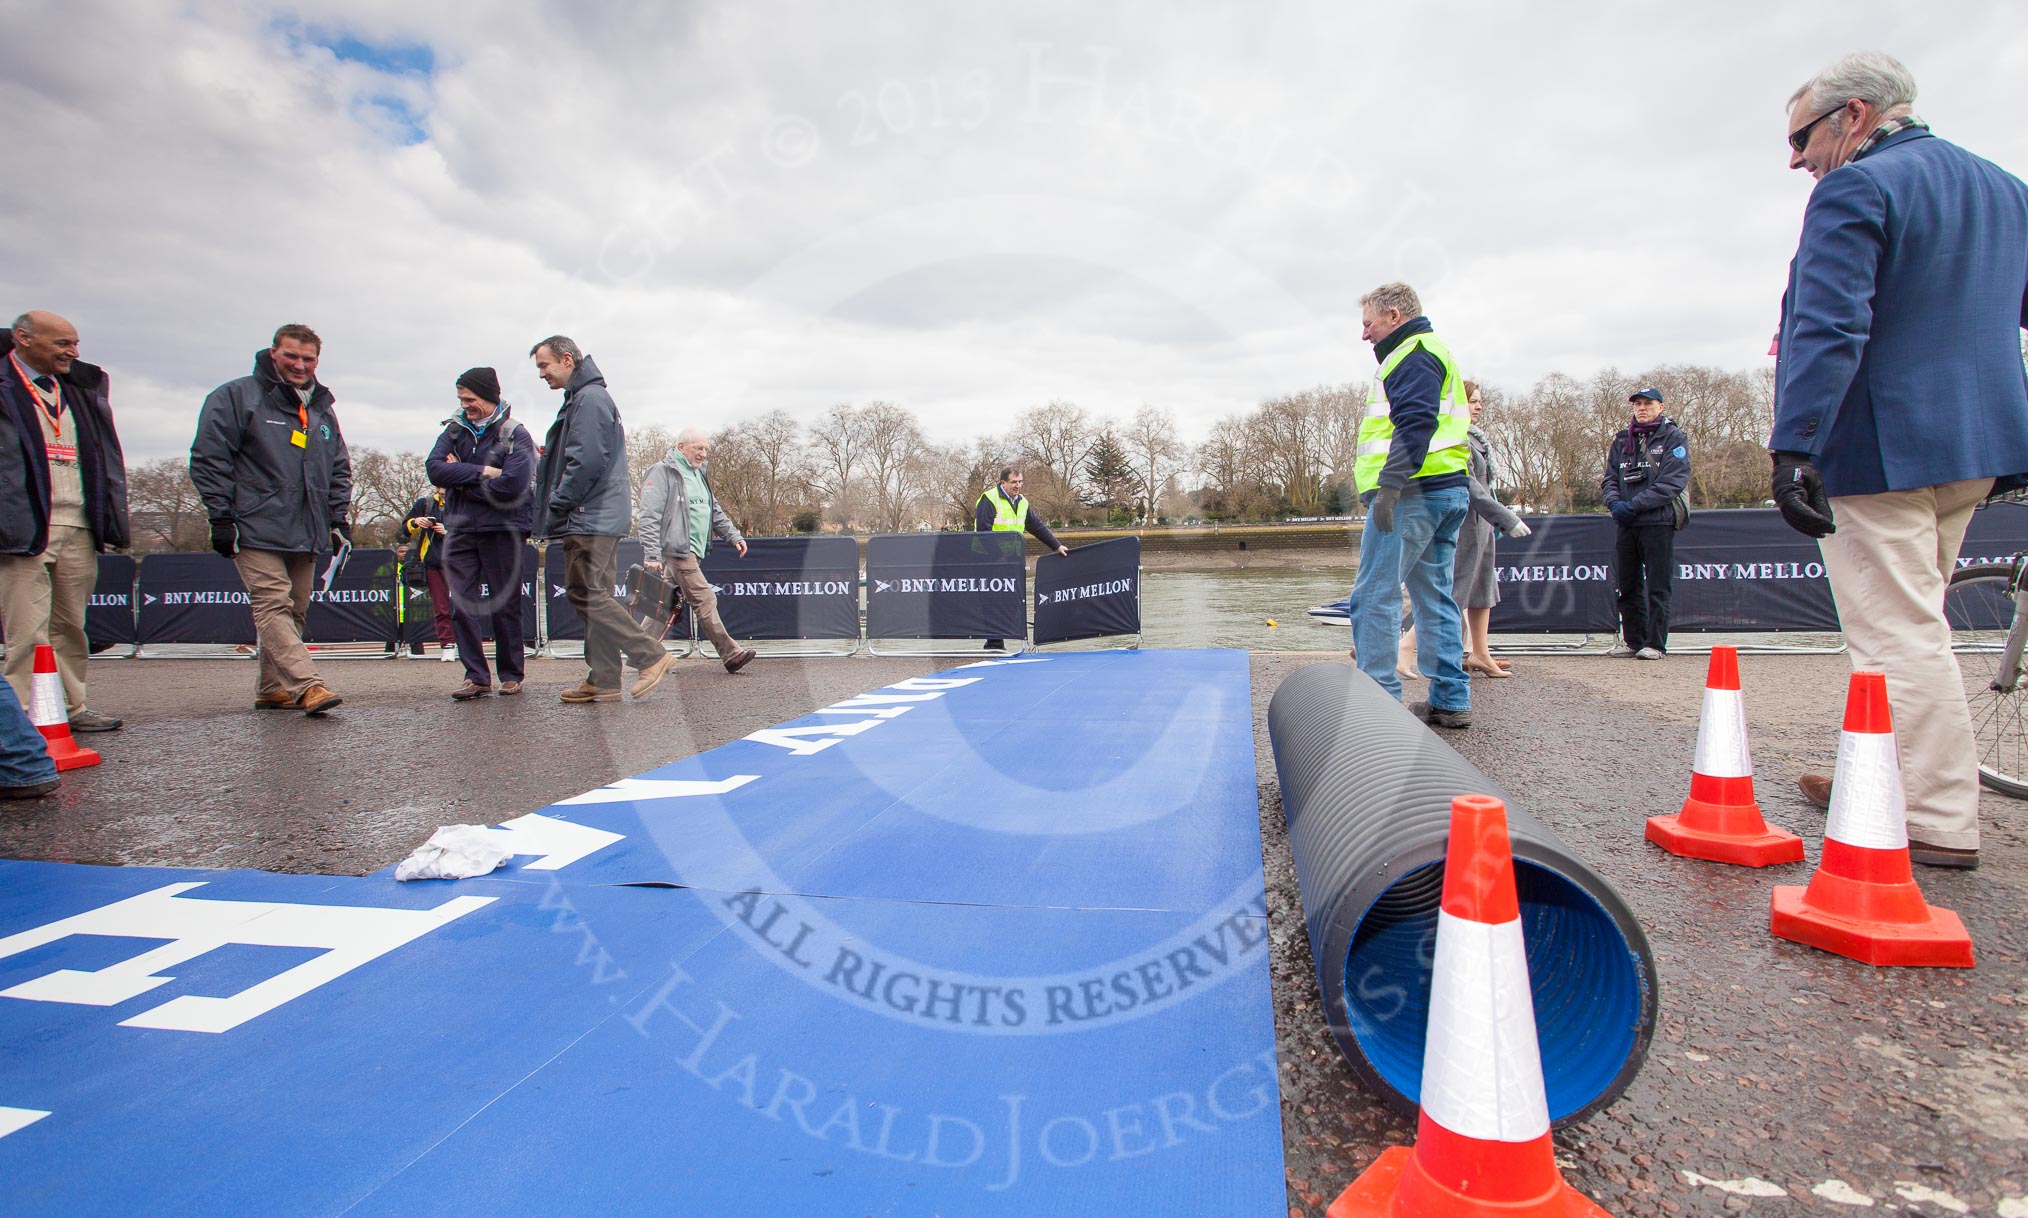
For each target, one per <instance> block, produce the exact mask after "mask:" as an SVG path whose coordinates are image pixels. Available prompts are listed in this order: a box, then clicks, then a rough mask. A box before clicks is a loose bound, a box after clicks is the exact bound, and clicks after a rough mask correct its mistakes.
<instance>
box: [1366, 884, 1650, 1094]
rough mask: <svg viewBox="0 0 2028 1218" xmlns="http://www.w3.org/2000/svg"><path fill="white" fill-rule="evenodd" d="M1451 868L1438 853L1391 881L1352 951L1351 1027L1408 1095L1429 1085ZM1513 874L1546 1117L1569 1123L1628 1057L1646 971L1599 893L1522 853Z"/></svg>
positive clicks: (1384, 1074)
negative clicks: (1439, 945) (1425, 1070)
mask: <svg viewBox="0 0 2028 1218" xmlns="http://www.w3.org/2000/svg"><path fill="white" fill-rule="evenodd" d="M1443 875H1444V867H1443V864H1442V863H1441V862H1438V863H1432V864H1429V865H1428V866H1425V867H1420V868H1417V869H1416V870H1414V871H1411V872H1409V873H1408V874H1406V875H1404V876H1402V877H1401V879H1399V880H1397V881H1395V882H1394V883H1393V884H1391V885H1389V886H1388V888H1387V890H1386V891H1384V892H1382V893H1381V894H1380V896H1379V898H1378V899H1376V900H1375V901H1374V902H1373V904H1372V906H1371V907H1369V908H1368V909H1367V911H1366V912H1365V913H1364V914H1363V915H1361V917H1360V920H1359V925H1358V928H1357V929H1356V930H1355V931H1354V932H1353V935H1352V945H1351V948H1350V949H1349V951H1348V952H1347V955H1346V961H1345V1010H1346V1014H1347V1016H1348V1023H1349V1025H1350V1029H1351V1032H1352V1036H1353V1038H1354V1040H1356V1041H1357V1043H1358V1046H1359V1049H1360V1051H1361V1052H1362V1053H1363V1054H1364V1055H1365V1057H1366V1060H1367V1062H1368V1063H1369V1064H1370V1065H1371V1066H1372V1067H1373V1069H1374V1071H1375V1073H1377V1074H1379V1075H1380V1077H1381V1078H1382V1079H1384V1080H1385V1081H1386V1082H1387V1084H1388V1085H1389V1086H1391V1087H1393V1088H1394V1089H1395V1090H1396V1091H1398V1092H1400V1093H1401V1094H1402V1095H1404V1096H1407V1097H1411V1098H1413V1097H1415V1096H1419V1095H1421V1094H1422V1055H1423V1038H1424V1036H1425V1035H1426V1033H1427V1030H1428V1024H1429V993H1430V972H1431V969H1432V967H1433V965H1434V963H1435V960H1436V925H1437V909H1438V907H1439V906H1440V905H1441V904H1442V901H1443ZM1514 881H1515V887H1516V889H1517V891H1518V893H1519V895H1520V898H1521V931H1522V938H1523V940H1524V941H1525V942H1526V944H1527V951H1528V980H1529V982H1530V984H1531V986H1532V988H1533V990H1534V998H1535V1028H1536V1035H1537V1037H1538V1039H1539V1041H1540V1044H1541V1048H1542V1079H1543V1084H1544V1090H1545V1092H1546V1094H1547V1097H1548V1101H1549V1117H1550V1119H1551V1120H1552V1121H1560V1120H1562V1119H1563V1118H1565V1117H1567V1116H1569V1115H1571V1114H1572V1113H1575V1112H1578V1111H1580V1110H1582V1109H1584V1108H1585V1107H1586V1106H1587V1105H1589V1104H1591V1103H1593V1102H1594V1101H1596V1100H1597V1099H1599V1097H1600V1096H1601V1095H1602V1094H1604V1093H1605V1091H1606V1090H1607V1089H1608V1088H1609V1087H1611V1086H1612V1083H1613V1080H1614V1079H1616V1078H1618V1077H1619V1074H1620V1072H1621V1070H1622V1069H1624V1068H1625V1067H1626V1065H1627V1059H1628V1057H1629V1056H1630V1055H1631V1054H1632V1053H1633V1052H1634V1049H1635V1045H1636V1040H1637V1035H1638V1031H1639V1027H1640V1022H1641V1002H1642V990H1643V983H1642V978H1641V972H1640V968H1639V965H1638V962H1637V961H1636V959H1635V956H1634V952H1633V949H1632V947H1631V946H1630V945H1629V944H1628V943H1627V939H1626V936H1625V935H1624V934H1622V933H1621V931H1620V928H1619V926H1618V924H1617V923H1615V922H1614V921H1613V918H1612V915H1611V914H1609V913H1607V912H1606V910H1605V908H1604V907H1603V906H1601V905H1600V904H1599V903H1598V901H1597V900H1595V899H1594V898H1593V897H1592V896H1591V894H1589V893H1587V892H1586V891H1585V890H1584V889H1582V888H1580V887H1578V886H1577V885H1576V884H1575V883H1572V882H1571V881H1570V880H1568V879H1566V878H1564V877H1563V876H1561V875H1558V874H1557V873H1556V872H1554V871H1551V870H1550V869H1548V868H1546V867H1544V866H1542V865H1540V864H1538V863H1533V862H1530V861H1528V860H1526V859H1521V858H1517V859H1515V860H1514Z"/></svg>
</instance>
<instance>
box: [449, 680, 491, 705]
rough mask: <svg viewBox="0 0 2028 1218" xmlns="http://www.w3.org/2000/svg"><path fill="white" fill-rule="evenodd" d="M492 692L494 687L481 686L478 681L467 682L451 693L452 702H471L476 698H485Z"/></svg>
mask: <svg viewBox="0 0 2028 1218" xmlns="http://www.w3.org/2000/svg"><path fill="white" fill-rule="evenodd" d="M492 692H493V687H492V686H490V685H481V684H479V683H478V682H476V681H467V682H465V683H464V684H463V685H460V686H458V687H457V688H456V689H454V690H452V691H451V700H452V701H454V702H470V701H471V700H472V699H474V698H483V697H485V696H486V695H487V694H490V693H492Z"/></svg>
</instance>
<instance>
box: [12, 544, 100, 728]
mask: <svg viewBox="0 0 2028 1218" xmlns="http://www.w3.org/2000/svg"><path fill="white" fill-rule="evenodd" d="M98 582H99V556H98V551H97V550H96V549H94V548H93V546H92V531H91V530H90V529H81V528H77V527H75V526H71V525H61V524H56V525H51V526H50V527H49V547H48V548H47V549H45V550H44V551H43V552H42V553H40V554H35V555H31V556H29V557H26V558H23V557H18V556H9V557H4V558H0V628H4V629H5V631H6V634H7V682H8V684H10V685H12V686H13V687H14V692H15V693H16V694H17V695H19V696H20V698H21V705H23V706H25V707H29V708H31V709H32V708H33V707H34V705H35V703H34V697H35V693H34V691H35V649H36V647H37V646H38V645H40V644H43V643H47V644H49V645H50V647H51V648H52V649H54V650H55V652H56V671H57V672H59V673H61V674H62V675H63V700H64V704H65V706H66V708H67V709H68V710H69V713H71V714H73V715H75V714H77V713H78V712H79V711H81V710H84V709H85V708H86V706H87V705H88V704H87V703H86V702H85V660H86V659H87V658H88V657H89V656H90V655H91V644H90V643H89V642H87V641H86V640H85V628H84V620H85V606H86V605H87V604H89V603H90V601H91V597H92V589H93V588H95V587H97V586H98Z"/></svg>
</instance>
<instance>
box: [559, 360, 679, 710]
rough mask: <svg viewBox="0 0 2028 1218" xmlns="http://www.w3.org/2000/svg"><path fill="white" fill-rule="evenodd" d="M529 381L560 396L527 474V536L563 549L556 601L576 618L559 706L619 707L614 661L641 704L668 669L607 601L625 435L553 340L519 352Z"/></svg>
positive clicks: (647, 639) (621, 501) (629, 512)
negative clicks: (576, 679) (578, 628)
mask: <svg viewBox="0 0 2028 1218" xmlns="http://www.w3.org/2000/svg"><path fill="white" fill-rule="evenodd" d="M528 354H529V355H531V356H533V357H534V359H535V372H536V375H538V376H540V377H541V378H542V383H543V384H545V385H548V386H549V387H550V388H551V389H561V390H563V405H562V406H561V407H559V408H558V410H557V412H556V422H554V423H552V424H550V427H549V435H548V437H547V439H546V440H545V441H544V443H543V446H542V463H541V464H540V465H538V466H537V467H536V470H535V534H534V535H535V536H536V537H537V538H546V539H548V540H549V541H551V542H561V543H562V544H563V583H564V595H565V597H567V598H568V599H569V601H570V606H571V608H573V609H575V610H577V613H578V616H579V617H581V618H583V619H584V658H585V663H586V664H587V665H589V666H590V668H591V672H590V673H589V674H588V675H587V676H586V677H585V680H584V683H583V684H581V685H578V686H576V687H574V688H571V689H566V690H564V691H563V695H562V698H563V701H565V702H572V703H581V702H617V701H619V700H620V673H621V667H620V663H621V656H622V655H623V654H624V655H625V657H626V658H627V659H630V660H632V661H633V662H634V667H636V668H638V669H640V670H641V671H640V676H639V677H638V678H637V679H636V680H635V681H634V696H635V697H636V698H639V697H642V696H644V695H646V694H647V692H648V691H649V690H651V689H653V688H655V686H657V685H659V684H661V681H662V678H663V677H665V676H667V675H668V674H669V670H670V669H671V668H674V667H675V666H676V657H675V656H674V655H671V654H670V653H669V652H667V651H665V650H663V648H662V641H661V640H660V639H658V638H656V637H654V636H653V635H650V634H649V633H648V632H647V631H646V630H645V629H643V628H642V627H641V625H640V623H638V622H636V621H635V620H634V619H633V618H631V617H629V616H627V611H626V610H625V609H623V608H621V607H620V603H619V602H618V601H616V600H614V599H613V576H614V573H615V567H616V563H617V557H616V556H617V553H618V549H619V543H620V538H622V537H625V536H626V535H627V530H628V529H629V528H630V527H631V526H632V524H633V516H634V508H633V487H632V483H631V481H630V480H629V479H628V477H627V433H626V430H625V428H623V427H622V426H621V425H620V409H619V407H618V406H616V405H615V404H614V403H613V395H612V394H610V393H608V392H606V378H605V377H604V376H602V375H600V374H599V369H598V365H597V364H594V363H592V361H591V357H590V356H588V355H586V354H585V353H584V352H583V351H582V350H580V349H579V348H578V345H577V344H576V343H574V342H572V341H571V340H570V339H568V338H565V337H564V336H563V335H561V334H557V335H552V336H550V337H549V338H545V339H543V340H542V341H541V342H539V343H537V344H535V346H534V347H533V348H532V349H530V351H529V352H528Z"/></svg>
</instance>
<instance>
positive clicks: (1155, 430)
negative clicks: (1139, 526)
mask: <svg viewBox="0 0 2028 1218" xmlns="http://www.w3.org/2000/svg"><path fill="white" fill-rule="evenodd" d="M1120 443H1121V444H1122V446H1124V447H1125V449H1126V453H1127V460H1128V462H1129V463H1130V464H1131V465H1132V466H1133V467H1134V478H1135V480H1136V481H1137V482H1138V483H1139V489H1138V490H1137V492H1136V493H1137V494H1138V495H1139V496H1140V499H1141V503H1142V505H1143V514H1142V523H1144V524H1145V523H1147V522H1148V521H1151V520H1153V519H1155V518H1156V517H1157V516H1159V515H1161V514H1162V512H1161V507H1160V504H1159V502H1158V501H1159V499H1160V497H1161V494H1162V488H1163V487H1164V486H1166V485H1167V484H1168V482H1169V479H1170V478H1171V477H1172V476H1174V475H1175V474H1177V473H1179V472H1180V471H1181V470H1182V469H1183V463H1184V458H1185V456H1186V454H1187V450H1186V449H1185V448H1184V447H1183V442H1182V441H1181V440H1179V439H1177V438H1176V416H1175V415H1173V414H1170V413H1169V412H1168V411H1167V410H1164V409H1162V408H1161V407H1160V406H1152V405H1148V404H1146V403H1143V404H1142V406H1141V408H1140V409H1139V410H1137V411H1135V412H1134V418H1133V421H1132V422H1131V423H1128V424H1127V425H1126V427H1125V428H1124V429H1122V430H1121V433H1120Z"/></svg>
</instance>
